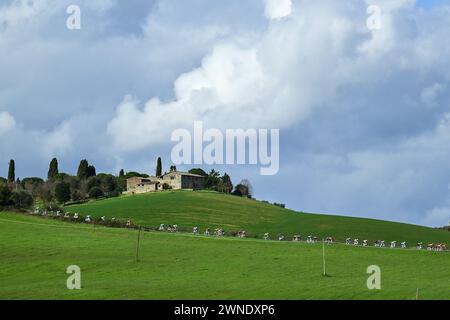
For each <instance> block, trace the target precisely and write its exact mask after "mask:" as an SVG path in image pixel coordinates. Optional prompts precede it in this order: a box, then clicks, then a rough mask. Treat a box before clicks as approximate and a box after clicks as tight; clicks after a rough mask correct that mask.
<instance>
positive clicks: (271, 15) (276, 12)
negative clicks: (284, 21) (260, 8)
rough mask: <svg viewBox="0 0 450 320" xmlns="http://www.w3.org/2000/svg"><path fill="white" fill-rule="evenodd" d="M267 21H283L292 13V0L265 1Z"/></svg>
mask: <svg viewBox="0 0 450 320" xmlns="http://www.w3.org/2000/svg"><path fill="white" fill-rule="evenodd" d="M264 2H265V10H264V12H265V15H266V18H267V19H281V18H284V17H287V16H289V15H290V14H291V13H292V0H264Z"/></svg>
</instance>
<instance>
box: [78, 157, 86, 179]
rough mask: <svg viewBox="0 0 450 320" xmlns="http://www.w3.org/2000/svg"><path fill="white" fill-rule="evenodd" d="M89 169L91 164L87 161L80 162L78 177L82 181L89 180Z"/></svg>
mask: <svg viewBox="0 0 450 320" xmlns="http://www.w3.org/2000/svg"><path fill="white" fill-rule="evenodd" d="M88 167H89V163H88V161H87V160H86V159H83V160H81V161H80V164H79V165H78V171H77V177H78V179H80V180H84V179H87V178H88Z"/></svg>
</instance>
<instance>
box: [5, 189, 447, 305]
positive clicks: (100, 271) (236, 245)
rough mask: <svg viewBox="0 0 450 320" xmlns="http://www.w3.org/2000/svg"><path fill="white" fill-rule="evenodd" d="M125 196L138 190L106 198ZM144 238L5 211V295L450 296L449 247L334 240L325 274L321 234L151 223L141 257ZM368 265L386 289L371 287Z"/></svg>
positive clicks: (164, 195) (409, 297) (168, 296)
mask: <svg viewBox="0 0 450 320" xmlns="http://www.w3.org/2000/svg"><path fill="white" fill-rule="evenodd" d="M161 196H162V197H166V196H167V197H170V196H171V195H170V194H167V195H166V194H163V195H161ZM172 196H173V195H172ZM182 196H186V195H184V194H181V195H179V196H178V195H175V196H174V197H175V198H177V197H182ZM196 196H201V195H196ZM209 196H212V197H215V196H216V195H206V197H209ZM135 199H137V200H138V201H144V202H145V199H159V196H143V197H136V198H135ZM223 199H224V201H232V200H231V199H228V198H226V197H223ZM116 201H119V202H118V203H121V201H124V202H125V203H126V202H127V201H134V200H133V199H132V198H129V199H128V198H123V199H115V200H113V201H109V200H108V201H105V202H103V204H104V205H107V206H108V207H110V208H113V204H114V203H116ZM232 202H234V200H233V201H232ZM236 203H237V204H239V203H243V204H245V203H247V202H246V201H244V200H239V201H238V202H236ZM99 204H100V202H98V203H95V206H98V205H99ZM255 205H256V206H261V204H258V203H255ZM160 206H161V204H160ZM236 206H237V205H236ZM195 207H196V208H199V207H203V206H195ZM236 208H237V207H236ZM263 208H265V209H266V210H267V211H270V210H271V209H270V208H269V207H264V206H263ZM117 210H119V209H117ZM209 210H212V209H209ZM146 212H147V211H146ZM208 212H209V211H208ZM143 213H145V212H143ZM147 213H148V214H151V212H147ZM234 214H236V213H234ZM273 214H274V215H275V214H280V215H283V214H284V212H283V211H278V209H275V208H274V213H273ZM286 214H288V215H291V214H294V213H291V212H289V211H286ZM266 215H269V214H268V213H267V212H266ZM269 216H270V215H269ZM241 219H243V218H242V217H241ZM291 219H292V218H291ZM311 219H312V218H311ZM329 219H331V218H329ZM333 219H337V218H333ZM230 221H231V219H230ZM240 221H246V222H247V223H249V225H251V223H250V222H251V221H247V220H240ZM282 221H283V222H285V221H284V220H282ZM286 221H289V219H288V220H286ZM299 221H303V220H299ZM136 240H137V231H135V230H127V229H114V228H104V227H98V226H97V227H94V226H93V225H87V224H69V223H63V222H59V221H55V220H51V219H44V218H38V217H31V216H25V215H18V214H12V213H6V212H0V261H1V265H0V282H1V285H0V299H414V298H415V294H416V288H420V298H421V299H450V296H449V292H448V288H449V287H450V279H449V277H448V270H449V269H450V256H449V254H448V253H442V252H441V253H438V252H430V251H425V250H423V251H417V250H413V249H411V250H402V249H378V248H362V247H348V246H345V245H332V246H327V247H326V256H327V266H328V274H329V277H323V276H322V275H321V272H322V245H321V244H313V245H308V244H304V243H292V242H277V241H263V240H256V239H244V240H241V239H237V238H221V239H217V238H214V237H204V236H194V235H189V234H167V233H158V232H154V233H143V234H142V237H141V251H140V257H141V261H140V262H135V252H136ZM69 265H78V266H79V267H80V268H81V272H82V274H81V279H82V289H81V290H73V291H72V290H68V289H67V288H66V279H67V277H68V275H67V274H66V273H65V271H66V268H67V266H69ZM369 265H378V266H380V268H381V272H382V273H381V276H382V278H381V279H382V280H381V281H382V282H381V286H382V290H368V289H367V287H366V281H367V277H368V274H366V269H367V267H368V266H369Z"/></svg>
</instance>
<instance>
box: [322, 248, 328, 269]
mask: <svg viewBox="0 0 450 320" xmlns="http://www.w3.org/2000/svg"><path fill="white" fill-rule="evenodd" d="M322 262H323V276H326V275H327V267H326V263H325V240H324V239H322Z"/></svg>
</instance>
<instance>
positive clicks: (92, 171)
mask: <svg viewBox="0 0 450 320" xmlns="http://www.w3.org/2000/svg"><path fill="white" fill-rule="evenodd" d="M96 175H97V173H96V170H95V167H94V166H88V167H87V177H88V178H89V177H95V176H96Z"/></svg>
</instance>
